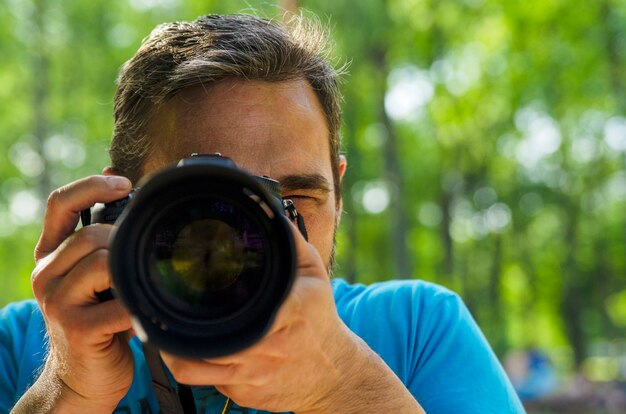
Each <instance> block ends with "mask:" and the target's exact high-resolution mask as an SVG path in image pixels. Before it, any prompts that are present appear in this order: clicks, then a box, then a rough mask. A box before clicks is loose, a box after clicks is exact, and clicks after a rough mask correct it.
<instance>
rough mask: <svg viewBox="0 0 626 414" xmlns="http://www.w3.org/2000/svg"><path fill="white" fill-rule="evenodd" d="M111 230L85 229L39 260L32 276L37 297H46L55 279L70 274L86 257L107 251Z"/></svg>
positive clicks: (90, 227)
mask: <svg viewBox="0 0 626 414" xmlns="http://www.w3.org/2000/svg"><path fill="white" fill-rule="evenodd" d="M111 229H112V226H110V225H106V224H98V225H91V226H88V227H85V228H83V229H81V230H80V231H77V232H75V233H73V234H71V235H70V236H69V237H68V238H67V239H65V240H64V241H63V242H62V243H61V245H60V246H59V247H58V248H57V249H56V250H55V251H54V252H52V253H51V254H49V255H48V256H46V257H45V258H43V259H41V260H39V262H37V266H36V267H35V270H34V271H33V273H32V276H31V283H32V286H33V292H34V293H35V297H38V298H39V297H42V295H45V294H46V292H48V291H49V289H50V288H51V283H50V282H51V281H52V280H53V279H55V278H60V277H61V276H64V275H65V274H67V273H68V272H70V271H71V270H72V269H73V268H74V266H76V265H77V264H78V263H79V262H81V261H82V260H83V259H84V258H85V257H86V256H89V255H90V254H92V253H93V252H95V251H98V250H100V249H105V248H106V247H107V246H108V243H109V234H110V232H111ZM61 279H65V277H63V278H61ZM61 281H62V280H61Z"/></svg>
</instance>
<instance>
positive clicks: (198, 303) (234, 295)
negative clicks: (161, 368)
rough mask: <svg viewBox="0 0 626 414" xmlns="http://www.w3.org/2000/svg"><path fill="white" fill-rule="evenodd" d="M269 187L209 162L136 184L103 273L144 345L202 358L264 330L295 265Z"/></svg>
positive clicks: (219, 161)
mask: <svg viewBox="0 0 626 414" xmlns="http://www.w3.org/2000/svg"><path fill="white" fill-rule="evenodd" d="M272 183H275V182H270V180H269V179H267V178H265V177H255V176H251V175H249V174H248V173H246V172H245V171H242V170H239V169H237V168H236V166H235V165H234V164H233V163H232V161H230V160H228V159H223V158H221V157H217V158H216V157H211V156H198V157H191V158H186V159H183V160H181V163H179V165H178V166H177V167H171V168H168V169H164V170H162V171H160V172H158V173H156V174H155V175H153V176H151V177H149V178H147V179H146V180H144V181H142V182H140V183H139V189H138V190H137V191H136V192H135V193H134V196H133V197H132V198H131V199H130V202H129V204H128V206H127V208H126V209H125V210H124V211H123V213H122V215H121V216H120V217H119V219H118V220H117V221H116V230H115V233H114V235H113V242H112V244H111V250H110V251H111V254H110V260H111V263H110V267H111V271H112V280H113V284H114V286H115V292H116V295H117V296H118V297H119V298H120V299H122V301H123V302H124V304H125V305H126V307H127V308H128V310H129V311H130V313H131V315H133V318H134V320H135V322H136V326H137V327H139V328H140V329H139V331H143V334H142V335H143V336H144V340H148V341H149V342H150V343H152V344H154V345H155V346H156V347H158V348H160V349H163V350H165V351H168V352H171V353H174V354H177V355H181V356H186V357H191V358H210V357H217V356H222V355H228V354H229V353H233V352H237V351H239V350H241V349H244V348H245V347H247V346H250V345H251V344H253V343H254V342H256V341H258V340H259V339H260V338H262V336H263V335H264V334H265V332H267V331H268V330H269V329H270V327H271V324H272V321H273V319H274V317H275V315H276V313H277V311H278V309H279V307H280V305H281V304H282V302H283V301H284V299H285V298H286V296H287V294H288V292H289V289H290V288H291V285H292V283H293V280H294V277H295V263H296V262H295V259H296V256H295V249H294V243H293V238H292V236H291V229H290V227H289V223H288V222H287V219H286V218H285V217H284V211H283V210H282V203H281V199H280V193H279V192H278V186H277V185H274V184H272ZM270 184H271V185H270ZM276 184H277V183H276Z"/></svg>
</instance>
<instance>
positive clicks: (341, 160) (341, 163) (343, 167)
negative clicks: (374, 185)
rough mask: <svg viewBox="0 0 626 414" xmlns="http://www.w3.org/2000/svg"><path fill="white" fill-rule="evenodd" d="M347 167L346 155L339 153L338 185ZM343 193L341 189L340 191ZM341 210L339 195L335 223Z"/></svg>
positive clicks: (341, 204) (341, 203)
mask: <svg viewBox="0 0 626 414" xmlns="http://www.w3.org/2000/svg"><path fill="white" fill-rule="evenodd" d="M347 167H348V160H347V159H346V157H345V156H344V155H340V156H339V171H338V172H339V185H341V182H342V181H343V175H344V174H345V173H346V168H347ZM342 194H343V191H342ZM342 211H343V201H342V200H341V197H339V200H337V223H335V224H336V225H339V218H340V217H341V212H342Z"/></svg>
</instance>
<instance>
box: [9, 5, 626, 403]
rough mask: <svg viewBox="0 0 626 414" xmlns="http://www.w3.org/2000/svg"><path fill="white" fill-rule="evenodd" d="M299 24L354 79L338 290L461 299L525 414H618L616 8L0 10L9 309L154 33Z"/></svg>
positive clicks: (91, 163) (89, 165)
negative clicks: (234, 16) (180, 26)
mask: <svg viewBox="0 0 626 414" xmlns="http://www.w3.org/2000/svg"><path fill="white" fill-rule="evenodd" d="M299 7H304V8H305V9H307V10H309V11H311V12H313V13H314V14H316V15H317V16H319V18H320V20H321V21H322V22H323V23H325V24H327V25H328V26H329V27H330V29H331V32H332V36H333V38H334V40H335V42H336V57H337V62H338V63H339V64H341V63H343V62H346V61H350V62H351V64H350V76H348V77H347V78H346V83H345V85H344V91H345V96H346V100H345V105H344V117H345V118H344V128H343V139H344V143H343V151H344V153H346V154H347V157H348V160H349V169H348V173H347V176H346V178H345V181H344V182H345V186H344V190H343V191H344V206H345V214H344V217H343V220H342V223H341V229H340V233H339V235H338V262H339V266H338V268H337V269H336V272H335V273H336V276H340V277H344V278H346V279H349V280H351V281H355V282H363V283H371V282H375V281H378V280H385V279H392V278H421V279H425V280H429V281H434V282H437V283H440V284H442V285H445V286H447V287H449V288H451V289H453V290H454V291H456V292H458V293H459V294H460V295H461V296H462V297H463V298H464V299H465V301H466V302H467V304H468V306H469V308H470V309H471V311H472V313H473V314H474V316H475V318H476V319H477V320H478V322H479V324H480V325H481V327H482V328H483V330H484V332H485V334H486V336H487V337H488V339H489V341H490V342H491V344H492V345H493V347H494V349H495V351H496V353H497V354H498V356H499V357H500V358H501V360H502V361H503V363H504V364H505V367H506V368H507V370H508V372H509V375H510V376H511V378H512V380H513V382H514V384H515V386H516V388H517V390H518V392H519V393H520V395H521V396H522V398H523V399H524V401H525V404H526V405H527V407H528V410H529V412H533V413H565V412H567V413H613V412H625V411H626V393H625V390H626V385H625V381H626V329H625V328H626V1H624V0H596V1H575V0H526V1H521V2H518V1H510V2H509V1H492V0H387V1H384V0H361V1H359V2H339V1H336V0H316V1H312V0H309V1H305V0H301V1H296V0H291V1H286V0H283V1H277V2H272V1H264V2H257V1H252V0H248V1H237V0H231V1H228V2H224V1H218V0H215V1H209V0H201V1H200V0H197V1H196V0H108V1H106V2H105V1H93V2H85V1H83V0H3V1H2V2H0V148H1V151H0V306H1V305H4V304H6V303H8V302H11V301H15V300H20V299H23V298H29V297H32V293H31V290H30V285H29V276H30V272H31V270H32V267H33V259H32V251H33V248H34V245H35V242H36V240H37V237H38V234H39V230H40V224H41V217H42V208H43V205H44V204H45V199H46V197H47V195H48V193H49V192H50V191H51V190H52V189H54V188H56V187H59V186H61V185H63V184H65V183H67V182H69V181H72V180H74V179H77V178H80V177H83V176H86V175H90V174H97V173H99V172H100V171H101V169H102V167H104V166H105V165H107V164H108V161H107V159H108V158H107V153H106V149H107V146H108V141H109V138H110V136H111V132H112V101H113V94H114V90H115V78H116V74H117V71H118V69H119V67H120V66H121V65H122V63H123V62H124V61H125V60H127V59H128V58H130V57H131V56H132V54H133V53H134V52H135V50H136V49H137V48H138V46H139V45H140V43H141V40H142V39H143V38H144V37H145V36H146V35H147V34H148V33H149V32H150V31H151V30H152V28H153V27H154V26H155V25H156V24H158V23H160V22H164V21H173V20H188V19H193V18H195V17H197V16H198V15H201V14H206V13H230V12H256V13H257V14H261V15H264V16H266V17H276V18H281V16H282V15H283V11H282V10H283V9H288V10H296V9H297V8H299Z"/></svg>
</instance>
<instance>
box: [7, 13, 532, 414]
mask: <svg viewBox="0 0 626 414" xmlns="http://www.w3.org/2000/svg"><path fill="white" fill-rule="evenodd" d="M324 43H325V40H324V38H323V36H321V35H320V32H319V31H316V30H315V29H314V28H313V27H310V25H308V24H306V23H305V22H303V21H302V20H300V19H295V20H294V21H293V22H292V24H291V25H287V26H286V25H282V24H279V23H277V22H268V21H265V20H262V19H258V18H255V17H251V16H206V17H202V18H199V19H197V20H196V21H193V22H188V23H174V24H166V25H161V26H159V27H157V28H156V29H155V31H154V32H153V33H152V34H151V36H150V37H149V38H148V39H147V41H146V42H145V43H144V44H143V45H142V47H141V48H140V49H139V51H138V52H137V54H136V55H135V56H134V57H133V58H132V59H131V60H130V61H129V62H128V63H127V64H126V65H125V66H124V67H123V69H122V71H121V74H120V78H119V87H118V91H117V94H116V98H115V130H114V137H113V142H112V145H111V150H110V153H111V159H112V166H111V167H107V168H105V170H104V172H103V175H101V176H92V177H88V178H85V179H82V180H78V181H76V182H73V183H71V184H69V185H67V186H65V187H63V188H61V189H58V190H56V191H54V192H53V193H52V194H51V196H50V198H49V201H48V205H47V209H46V214H45V218H44V224H43V230H42V234H41V238H40V240H39V242H38V244H37V247H36V249H35V259H36V263H37V264H36V267H35V270H34V271H33V275H32V285H33V291H34V294H35V297H36V300H37V302H36V303H34V302H32V301H30V302H22V303H19V304H13V305H10V306H8V307H7V308H5V309H4V310H3V313H2V320H3V322H2V324H1V325H0V364H1V365H0V369H1V371H2V372H3V377H4V378H5V381H4V383H3V385H1V386H0V404H1V408H2V409H3V410H5V411H6V410H9V409H10V408H11V407H12V406H13V404H14V403H16V402H17V403H16V405H15V407H14V408H13V410H14V412H16V413H34V412H61V413H110V412H112V411H116V410H117V411H116V412H132V413H139V412H153V413H156V412H158V410H159V407H158V404H157V401H156V398H155V396H154V394H153V392H152V389H151V388H150V385H149V384H150V381H149V373H148V371H147V368H146V363H145V359H144V355H143V353H142V349H141V345H140V343H139V342H138V340H137V338H133V339H129V338H130V337H131V332H132V331H131V319H130V316H129V315H128V313H127V311H126V310H125V308H124V306H123V305H122V304H121V303H120V301H119V299H114V300H111V301H105V302H100V301H99V300H98V298H97V296H96V292H100V291H103V290H105V289H107V288H109V287H110V286H111V282H110V276H109V270H108V245H109V243H108V239H109V234H110V232H111V226H109V225H102V224H96V225H91V226H87V227H85V228H82V229H81V230H79V231H74V229H75V227H76V224H77V221H78V212H80V211H81V210H82V209H85V208H88V207H90V206H91V205H93V204H94V203H95V202H108V201H112V200H115V199H119V198H120V197H123V196H125V195H126V194H127V193H128V192H129V191H130V189H131V185H132V184H134V183H136V181H137V180H138V179H139V178H141V177H146V176H149V175H151V174H152V173H154V172H155V171H157V170H159V169H161V168H163V167H165V166H168V165H171V164H172V163H174V162H176V161H177V160H178V159H181V158H184V157H187V156H189V155H190V154H191V153H204V154H212V153H216V152H219V153H221V154H223V155H224V156H227V157H229V158H231V159H232V160H234V162H235V163H236V164H237V165H238V166H239V167H241V168H243V169H246V170H247V171H249V172H250V173H252V174H255V175H262V176H270V177H272V178H275V179H277V180H279V181H280V182H281V185H282V196H283V197H284V198H288V199H291V200H293V201H294V203H295V204H296V207H297V210H298V211H299V213H300V214H301V215H302V216H303V217H304V218H305V222H306V227H307V231H308V235H309V239H308V240H309V242H307V241H305V240H304V238H303V237H302V236H301V235H300V234H299V233H298V232H297V231H294V232H293V233H294V238H295V239H296V250H297V258H298V259H297V260H298V263H297V279H296V282H295V284H294V286H293V288H292V291H291V292H290V294H289V296H288V298H287V299H286V301H285V303H284V304H283V305H282V306H281V309H280V311H279V313H278V315H277V317H276V320H275V321H274V324H273V326H272V328H271V329H270V331H269V333H268V334H267V335H266V336H265V337H264V338H263V339H262V340H261V341H260V342H258V343H257V344H255V345H253V346H251V347H250V348H248V349H245V350H243V351H241V352H238V353H236V354H233V355H228V356H226V357H222V358H215V359H209V360H188V359H184V358H180V357H177V356H174V355H169V354H166V353H162V358H163V361H164V362H165V364H166V365H167V367H168V368H169V370H170V372H171V374H172V376H173V378H174V379H175V380H176V381H177V382H179V383H183V384H189V385H193V386H197V388H195V389H194V391H193V392H194V394H193V395H194V398H195V405H196V407H197V410H198V412H202V413H205V412H206V413H213V412H220V411H219V410H220V409H221V406H222V405H223V404H224V400H225V399H226V397H228V398H230V399H232V401H234V403H235V404H236V405H235V406H234V407H232V412H249V413H254V412H257V411H256V410H260V411H261V412H264V411H268V412H286V411H292V412H296V413H379V412H389V413H421V412H424V410H425V411H427V412H430V413H444V412H445V413H447V412H450V413H452V412H454V413H479V412H480V413H509V412H523V409H522V408H521V405H520V403H519V400H518V399H517V397H516V396H515V394H514V392H513V391H512V388H511V386H510V384H509V382H508V380H507V379H506V376H505V375H504V373H503V371H502V368H501V366H500V365H499V363H498V362H497V359H496V358H495V356H494V355H493V353H492V352H491V350H490V349H489V346H488V345H487V343H486V341H485V339H484V338H483V336H482V334H481V333H480V331H479V329H478V328H477V327H476V325H475V323H474V322H473V320H472V318H471V316H470V315H469V313H468V311H467V310H466V308H465V307H464V306H463V304H462V303H461V301H460V300H459V299H458V298H457V297H456V296H455V295H454V294H452V293H450V292H449V291H447V290H445V289H443V288H440V287H437V286H435V285H432V284H428V283H424V282H419V281H410V282H390V283H382V284H377V285H374V286H371V287H364V286H351V285H348V284H346V283H345V282H343V281H341V280H333V281H332V282H331V280H330V276H329V272H330V269H331V267H332V261H333V250H334V233H335V229H336V227H337V225H338V223H339V215H340V212H341V196H340V193H339V191H340V182H341V178H342V176H343V174H344V172H345V169H346V160H345V158H344V157H343V156H341V155H339V127H340V113H339V102H340V94H339V91H338V88H337V81H338V76H339V72H338V71H336V70H334V69H333V68H331V67H330V66H329V65H328V63H327V62H326V61H325V60H324V58H323V45H324ZM124 177H127V178H124ZM44 333H47V336H45V335H44ZM243 407H248V408H243ZM227 408H228V407H226V409H227ZM226 409H225V410H226ZM225 410H224V411H225Z"/></svg>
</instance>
